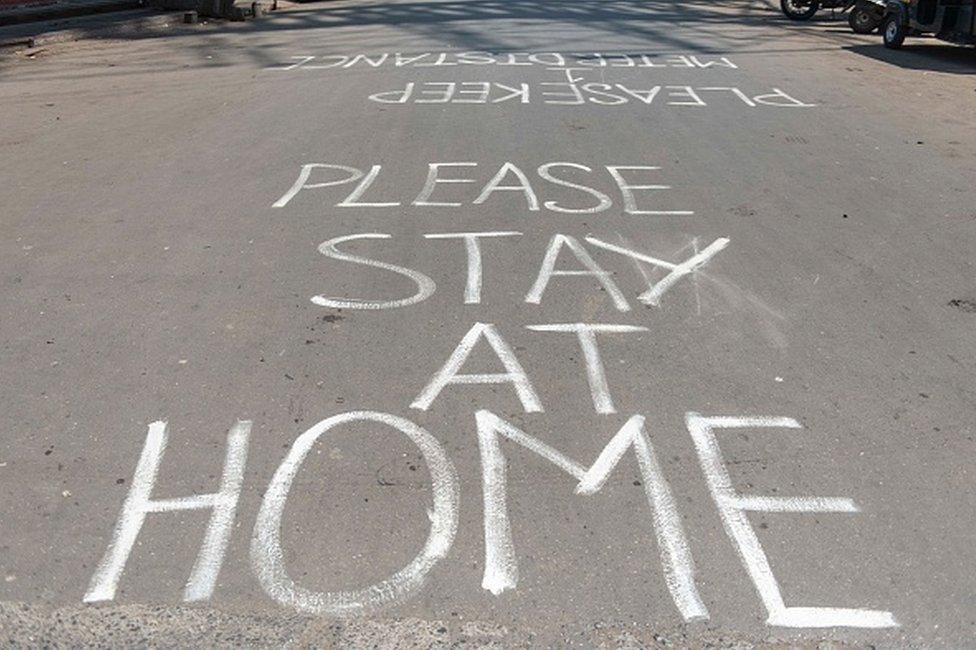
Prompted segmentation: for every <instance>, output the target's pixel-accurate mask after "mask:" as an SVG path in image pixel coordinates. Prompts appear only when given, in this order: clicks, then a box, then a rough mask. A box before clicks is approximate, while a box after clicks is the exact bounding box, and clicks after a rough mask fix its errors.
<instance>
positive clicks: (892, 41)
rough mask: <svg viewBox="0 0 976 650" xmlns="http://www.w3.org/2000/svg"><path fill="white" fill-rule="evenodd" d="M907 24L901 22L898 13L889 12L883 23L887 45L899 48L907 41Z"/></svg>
mask: <svg viewBox="0 0 976 650" xmlns="http://www.w3.org/2000/svg"><path fill="white" fill-rule="evenodd" d="M906 31H907V30H906V29H905V25H904V24H903V23H902V22H901V16H899V15H898V14H888V15H887V16H885V19H884V22H883V23H882V24H881V34H882V36H883V37H884V44H885V47H890V48H891V49H893V50H897V49H898V48H899V47H901V44H902V43H904V42H905V33H906Z"/></svg>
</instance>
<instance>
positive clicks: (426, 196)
mask: <svg viewBox="0 0 976 650" xmlns="http://www.w3.org/2000/svg"><path fill="white" fill-rule="evenodd" d="M477 166H478V163H474V162H445V163H428V165H427V180H426V181H424V187H423V189H421V190H420V194H418V195H417V198H415V199H414V200H413V205H419V206H422V207H460V206H461V204H460V203H455V202H444V201H433V202H432V201H431V200H430V195H431V194H433V193H434V188H435V187H436V186H437V185H438V184H439V183H441V184H449V183H454V184H458V183H474V182H475V181H474V179H472V178H441V177H440V176H439V174H440V170H441V168H442V167H477Z"/></svg>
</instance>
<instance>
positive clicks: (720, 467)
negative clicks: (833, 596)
mask: <svg viewBox="0 0 976 650" xmlns="http://www.w3.org/2000/svg"><path fill="white" fill-rule="evenodd" d="M355 422H370V423H373V424H375V425H381V426H383V427H387V428H389V429H390V430H391V431H393V432H398V433H401V434H403V435H404V436H406V437H407V438H408V439H409V440H410V441H411V442H412V443H413V444H415V445H416V446H417V448H418V450H419V451H420V454H421V455H422V456H423V458H424V462H425V463H426V465H427V468H428V470H429V472H430V482H431V491H432V497H433V509H432V510H429V511H428V517H429V520H430V531H429V534H428V537H427V541H426V543H425V544H424V546H423V548H422V549H421V551H420V553H419V554H418V555H417V556H416V557H415V558H414V559H413V560H412V561H410V562H409V563H408V564H407V565H406V566H404V567H403V568H401V569H400V570H399V571H397V572H396V573H394V574H393V575H392V576H390V577H388V578H387V579H385V580H382V581H380V582H378V583H375V584H372V585H368V586H365V587H363V588H361V589H356V590H344V591H331V592H320V591H313V590H312V589H310V588H309V587H306V586H303V585H300V584H298V583H297V582H295V580H294V579H293V578H292V576H290V575H289V573H288V570H287V567H286V566H285V555H286V554H285V552H284V549H283V548H282V538H281V537H282V536H281V520H282V515H283V513H284V510H285V505H286V502H287V499H288V496H289V492H290V490H291V487H292V483H293V482H294V480H295V477H296V475H297V474H298V472H299V470H300V469H301V466H302V463H303V462H304V460H305V458H306V457H307V456H308V454H309V452H310V451H311V449H312V448H313V446H315V444H316V443H317V442H318V440H319V439H320V438H322V437H324V436H327V435H328V434H330V433H331V432H332V430H333V429H335V428H336V427H339V426H343V425H348V424H351V423H355ZM685 424H686V427H687V430H688V433H689V434H690V435H691V439H692V442H693V444H694V447H695V451H696V452H697V456H698V461H699V464H700V466H701V470H702V472H703V474H704V478H705V482H706V484H707V486H708V489H709V492H710V494H711V496H712V499H713V500H714V502H715V505H716V507H717V509H718V512H719V515H720V517H721V520H722V524H723V527H724V528H725V532H726V534H727V535H728V537H729V539H730V540H731V541H732V543H733V544H734V545H735V547H736V550H737V551H738V554H739V557H740V558H741V560H742V564H743V567H744V569H745V571H746V573H747V574H748V576H749V578H750V579H751V580H752V582H753V585H754V586H755V588H756V591H757V592H758V595H759V598H760V600H761V601H762V604H763V606H764V607H765V609H766V611H767V618H766V622H767V624H769V625H775V626H784V627H791V628H807V627H834V626H845V627H858V628H882V627H894V626H897V625H898V623H897V621H896V620H895V618H894V616H893V615H892V614H891V612H887V611H881V610H871V609H853V608H845V607H796V606H787V605H786V603H785V601H784V600H783V595H782V593H781V590H780V587H779V584H778V583H777V581H776V578H775V577H774V575H773V571H772V567H771V566H770V564H769V560H768V558H767V556H766V554H765V552H764V551H763V548H762V546H761V545H760V542H759V538H758V536H757V535H756V532H755V530H754V529H753V527H752V524H751V523H750V522H749V519H748V516H747V515H748V513H750V512H767V513H794V514H798V513H856V512H858V507H857V505H856V504H855V503H854V502H853V501H852V500H851V499H848V498H844V497H816V496H815V497H783V496H766V495H744V494H740V493H739V492H737V491H736V490H735V488H734V487H732V479H731V477H730V475H729V472H728V469H727V467H726V465H725V463H724V461H723V460H722V454H721V450H720V448H719V444H718V440H717V435H716V434H717V433H718V432H720V431H722V430H725V429H733V430H735V429H757V428H785V429H799V428H800V424H799V423H798V422H797V421H796V420H794V419H793V418H788V417H752V416H747V417H727V416H723V417H708V416H703V415H699V414H698V413H694V412H689V413H687V414H686V415H685ZM475 425H476V435H477V444H478V450H479V455H480V460H481V477H482V481H481V483H482V499H483V513H484V519H483V528H484V572H483V575H482V582H481V586H482V588H484V589H486V590H487V591H489V592H491V593H492V594H494V595H495V596H498V595H500V594H502V593H503V592H505V591H507V590H511V589H515V588H516V587H517V585H518V558H517V553H516V549H515V542H514V540H513V537H512V527H511V524H510V521H509V513H508V496H507V485H508V481H507V473H506V472H507V469H506V465H507V462H506V458H505V455H504V452H503V451H502V442H503V441H505V442H508V443H515V444H517V445H519V446H521V447H523V448H524V449H527V450H528V451H530V452H532V453H534V454H536V455H537V456H539V457H541V458H542V459H543V460H545V461H548V462H549V463H552V464H553V465H555V466H556V467H558V468H559V469H561V470H563V471H564V472H565V473H566V474H568V475H569V476H570V477H571V479H572V481H574V482H575V484H576V487H575V493H576V494H578V495H581V496H584V497H586V496H590V495H594V494H596V493H597V492H599V491H600V489H601V488H602V487H603V486H604V484H605V483H606V481H607V479H608V478H609V477H610V474H611V473H612V472H613V470H614V469H615V468H616V467H617V465H618V464H619V463H620V461H621V460H622V459H623V457H624V455H625V454H626V453H627V452H628V451H633V453H634V456H635V457H636V460H637V466H638V470H639V472H640V477H641V483H642V484H643V486H644V493H645V496H646V499H647V507H648V514H647V518H646V521H647V523H648V526H649V527H650V529H651V530H652V531H653V535H654V538H655V541H656V545H657V550H658V555H659V561H660V563H661V566H662V569H663V571H662V572H663V574H664V581H665V585H666V587H667V589H668V591H669V592H670V595H671V598H672V600H673V601H674V604H675V606H676V608H677V609H678V611H679V612H680V614H681V616H682V617H683V618H684V619H685V620H687V621H690V620H704V619H708V618H709V612H708V610H707V608H706V607H705V604H704V602H703V601H702V598H701V596H700V594H699V590H698V582H697V577H696V574H695V567H694V563H693V561H692V556H691V549H690V546H689V544H688V540H687V538H686V535H685V532H684V528H683V526H682V523H681V518H680V515H679V513H678V510H677V501H676V499H675V498H674V496H673V495H672V492H671V488H670V486H669V485H668V482H667V480H666V479H665V476H664V473H663V471H662V467H661V465H660V463H659V461H658V457H657V455H656V453H655V450H654V446H653V444H652V442H651V438H650V436H649V435H648V433H647V430H646V427H645V422H644V417H643V416H641V415H633V416H631V417H630V418H629V419H628V420H627V421H626V423H625V424H624V425H623V426H622V427H621V428H620V429H619V430H618V431H617V432H616V434H614V435H613V436H612V437H611V438H610V439H609V441H608V442H607V444H606V446H605V447H604V448H603V450H602V451H601V452H600V453H599V455H598V456H597V458H596V460H595V461H593V463H592V464H591V465H590V466H589V467H587V466H586V465H583V464H580V463H578V462H577V461H575V460H574V459H572V458H569V457H568V456H566V455H565V454H563V453H562V452H560V451H559V450H557V449H555V448H553V447H551V446H550V445H548V444H547V443H545V442H543V441H542V440H540V439H538V438H536V437H534V436H532V435H530V434H529V433H526V432H525V431H523V430H521V429H519V428H518V427H516V426H515V425H513V424H511V423H510V422H507V421H505V420H503V419H502V418H500V417H499V416H497V415H496V414H494V413H492V412H490V411H487V410H479V411H477V413H476V414H475ZM166 426H167V425H166V423H165V422H153V423H152V424H150V425H149V432H148V435H147V437H146V441H145V445H144V447H143V450H142V454H141V455H140V457H139V461H138V463H137V465H136V469H135V473H134V475H133V480H132V484H131V487H130V488H129V493H128V495H127V496H126V499H125V501H124V503H123V504H122V511H121V513H120V515H119V519H118V522H117V525H116V527H115V530H114V532H113V535H112V540H111V542H110V543H109V547H108V549H107V551H106V553H105V555H104V557H103V558H102V560H101V561H100V562H99V564H98V566H97V568H96V570H95V573H94V575H93V576H92V578H91V581H90V584H89V587H88V590H87V592H86V593H85V595H84V601H85V602H88V603H92V602H99V601H107V600H113V599H114V598H115V594H116V590H117V588H118V583H119V580H120V578H121V577H122V573H123V571H124V570H125V566H126V562H127V561H128V558H129V554H130V552H131V551H132V548H133V546H134V545H135V543H136V540H137V539H138V537H139V533H140V530H141V529H142V525H143V523H144V522H145V519H146V517H147V516H148V515H149V514H157V513H166V512H180V511H192V510H210V511H212V514H211V516H210V521H209V524H208V525H207V529H206V533H205V537H204V541H203V544H202V545H201V547H200V551H199V553H198V555H197V559H196V561H195V563H194V565H193V568H192V569H191V571H190V577H189V580H188V581H187V583H186V587H185V589H184V591H183V599H184V600H185V601H191V602H192V601H204V600H208V599H209V598H210V597H211V596H212V594H213V591H214V586H215V584H216V581H217V576H218V574H219V572H220V568H221V565H222V563H223V559H224V554H225V552H226V549H227V545H228V543H229V542H230V536H231V533H232V532H233V530H234V520H235V513H236V508H237V503H238V500H239V498H240V494H241V487H242V484H243V481H244V467H245V463H246V458H247V448H248V437H249V435H250V431H251V422H250V421H239V422H237V424H235V425H234V427H233V428H231V430H230V432H229V434H228V436H227V452H226V456H225V461H224V468H223V474H222V476H221V479H220V487H219V489H218V491H217V492H215V493H212V494H197V495H192V496H187V497H176V498H167V499H153V498H151V497H152V494H153V492H154V490H155V486H156V478H157V475H158V473H159V467H160V465H161V463H162V459H163V453H164V451H165V449H166V443H167V433H166ZM459 503H460V490H459V481H458V476H457V472H456V470H455V468H454V464H453V462H452V461H451V459H450V457H449V456H448V454H447V451H446V450H445V448H444V446H443V445H442V444H441V443H440V442H439V441H438V439H437V438H435V437H434V436H433V435H431V434H430V433H428V432H427V431H426V430H425V429H423V428H421V427H419V426H417V425H416V424H414V423H413V422H411V421H409V420H407V419H405V418H402V417H398V416H395V415H390V414H388V413H379V412H375V411H353V412H348V413H342V414H339V415H334V416H332V417H329V418H326V419H324V420H322V421H320V422H318V423H317V424H315V425H314V426H312V427H311V428H309V429H308V430H307V431H305V432H304V433H303V434H302V435H300V436H299V437H298V438H297V439H296V440H295V442H294V443H293V444H292V446H291V449H290V450H289V451H288V454H287V455H286V456H285V458H284V460H283V461H282V462H281V465H279V466H278V469H277V471H275V473H274V476H273V477H272V479H271V482H270V484H269V485H268V489H267V490H266V491H265V492H264V495H263V498H262V502H261V507H260V510H259V512H258V515H257V520H256V522H255V524H254V529H253V533H252V536H251V547H250V557H251V568H252V570H253V572H254V574H255V575H256V576H257V579H258V581H259V582H260V584H261V586H262V588H263V589H264V590H265V592H266V593H267V594H268V595H269V596H270V597H271V598H272V599H274V600H275V601H276V602H278V603H279V604H281V605H285V606H289V607H292V608H294V609H296V610H298V611H300V612H305V613H309V614H315V615H329V616H344V615H355V614H361V613H366V612H370V611H373V610H375V609H376V608H378V607H380V606H383V605H388V604H392V603H397V602H400V601H402V600H404V599H406V598H407V597H409V596H411V595H413V594H415V593H416V592H417V591H418V590H420V589H421V588H422V587H423V585H424V582H425V580H426V577H427V575H428V573H429V572H430V571H431V570H432V569H433V568H434V566H435V565H436V564H437V563H438V562H439V561H440V560H442V559H444V558H445V557H446V556H447V555H448V553H449V551H450V549H451V546H452V544H453V543H454V538H455V535H456V533H457V529H458V521H459V516H458V510H459Z"/></svg>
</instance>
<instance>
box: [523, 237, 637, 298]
mask: <svg viewBox="0 0 976 650" xmlns="http://www.w3.org/2000/svg"><path fill="white" fill-rule="evenodd" d="M563 246H566V247H567V248H569V250H570V251H571V252H572V253H573V255H575V256H576V259H577V260H578V261H579V262H580V264H582V265H583V266H584V267H585V269H586V270H577V271H557V270H555V268H556V259H557V258H558V257H559V251H560V250H562V247H563ZM557 275H560V276H563V275H588V276H592V277H595V278H596V279H597V281H598V282H599V283H600V285H601V286H602V287H603V288H604V290H606V292H607V293H608V294H609V295H610V298H611V299H612V300H613V304H614V306H615V307H616V308H617V310H618V311H630V305H629V304H628V303H627V299H626V298H624V294H623V292H621V291H620V289H619V288H618V287H617V285H616V284H615V283H614V281H613V279H612V278H611V275H610V273H609V272H607V271H604V270H603V269H602V268H600V265H599V264H597V263H596V262H595V261H594V260H593V258H592V257H590V254H589V253H588V252H586V249H585V248H583V246H582V245H581V244H580V243H579V242H578V241H577V240H576V239H575V238H574V237H570V236H569V235H562V234H558V233H557V234H555V235H553V236H552V239H551V240H550V241H549V247H548V248H547V249H546V255H545V258H544V259H543V261H542V266H541V267H540V268H539V275H538V276H537V277H536V279H535V283H533V285H532V288H531V289H529V292H528V294H526V296H525V302H527V303H530V304H534V305H538V304H539V303H540V302H541V301H542V294H543V293H544V292H545V290H546V287H547V286H549V280H550V279H552V277H553V276H557Z"/></svg>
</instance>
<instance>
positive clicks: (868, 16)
mask: <svg viewBox="0 0 976 650" xmlns="http://www.w3.org/2000/svg"><path fill="white" fill-rule="evenodd" d="M847 22H848V23H849V24H850V26H851V29H852V30H854V33H855V34H870V33H871V32H873V31H874V30H876V29H877V28H878V23H879V21H878V19H877V18H875V17H874V14H872V13H871V12H870V11H867V10H865V9H862V8H860V7H854V8H853V9H851V13H850V14H849V15H848V16H847Z"/></svg>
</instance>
